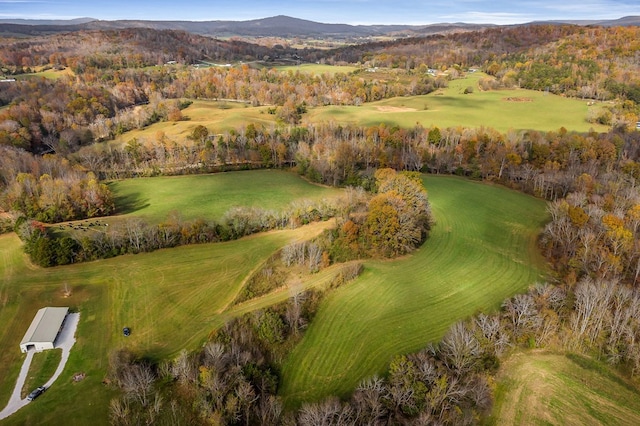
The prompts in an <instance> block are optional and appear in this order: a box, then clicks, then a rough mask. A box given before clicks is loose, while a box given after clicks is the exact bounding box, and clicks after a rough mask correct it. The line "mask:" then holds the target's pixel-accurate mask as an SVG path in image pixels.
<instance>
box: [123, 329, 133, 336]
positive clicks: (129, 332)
mask: <svg viewBox="0 0 640 426" xmlns="http://www.w3.org/2000/svg"><path fill="white" fill-rule="evenodd" d="M122 334H124V336H125V337H127V336H129V335H130V334H131V329H130V328H129V327H125V328H123V329H122Z"/></svg>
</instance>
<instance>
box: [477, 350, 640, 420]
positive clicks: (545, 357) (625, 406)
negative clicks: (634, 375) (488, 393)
mask: <svg viewBox="0 0 640 426" xmlns="http://www.w3.org/2000/svg"><path fill="white" fill-rule="evenodd" d="M485 423H486V424H487V425H506V424H509V425H516V424H520V425H521V424H528V425H602V424H607V425H638V424H640V390H639V389H638V388H637V387H635V386H634V385H632V384H630V383H628V382H627V381H626V380H625V379H623V378H622V377H620V376H619V375H618V373H616V372H615V371H614V370H613V369H612V368H611V367H609V366H607V365H605V364H604V363H602V362H600V361H595V360H593V359H590V358H587V357H584V356H581V355H571V354H570V355H560V354H553V353H548V352H543V351H530V352H523V353H516V354H514V355H512V356H511V357H510V358H509V359H507V361H506V362H505V363H504V364H503V365H502V367H501V368H500V372H499V374H498V377H497V390H496V401H495V406H494V409H493V413H492V415H491V417H490V418H489V419H488V420H487V421H486V422H485Z"/></svg>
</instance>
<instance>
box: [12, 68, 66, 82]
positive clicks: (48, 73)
mask: <svg viewBox="0 0 640 426" xmlns="http://www.w3.org/2000/svg"><path fill="white" fill-rule="evenodd" d="M70 75H74V74H73V71H71V68H65V69H63V70H55V69H52V68H51V69H47V70H37V71H36V72H33V73H28V74H20V75H18V76H16V78H18V79H21V80H22V79H29V78H40V77H44V78H46V79H48V80H57V79H59V78H61V77H66V76H70Z"/></svg>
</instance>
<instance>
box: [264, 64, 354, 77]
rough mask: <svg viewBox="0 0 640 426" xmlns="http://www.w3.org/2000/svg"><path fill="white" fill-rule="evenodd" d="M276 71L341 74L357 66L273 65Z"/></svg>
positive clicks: (351, 70) (349, 71) (352, 70)
mask: <svg viewBox="0 0 640 426" xmlns="http://www.w3.org/2000/svg"><path fill="white" fill-rule="evenodd" d="M274 68H275V69H276V70H278V71H285V72H286V71H293V72H296V71H299V72H301V73H307V74H314V75H322V74H330V75H333V74H337V73H339V72H341V73H343V74H349V73H352V72H354V71H357V70H358V69H359V68H358V67H355V66H349V65H344V66H339V65H325V64H300V65H283V66H277V67H274Z"/></svg>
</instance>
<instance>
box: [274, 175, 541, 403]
mask: <svg viewBox="0 0 640 426" xmlns="http://www.w3.org/2000/svg"><path fill="white" fill-rule="evenodd" d="M425 185H426V188H427V190H428V191H429V199H430V201H431V203H432V208H433V211H434V214H435V218H436V221H437V223H436V225H435V227H434V228H433V230H432V232H431V234H430V237H429V239H428V240H427V242H426V243H425V245H424V246H423V247H422V248H421V249H419V250H418V251H417V252H415V253H414V254H413V255H411V256H407V257H405V258H402V259H399V260H395V261H385V262H374V261H369V262H366V263H365V272H364V273H363V275H361V276H360V277H359V278H358V279H357V280H356V281H354V282H353V283H350V284H349V285H347V286H345V287H342V288H339V289H338V290H336V291H334V292H332V293H331V294H330V295H329V296H328V298H327V299H326V300H325V301H324V302H323V304H322V305H321V307H320V310H319V312H318V314H317V316H316V317H315V319H314V320H313V322H312V323H311V326H310V327H309V329H308V331H307V332H306V334H305V336H304V337H303V339H302V341H301V343H300V344H299V345H298V346H297V347H296V348H295V349H294V350H293V351H292V353H291V355H290V356H289V358H288V359H287V360H286V361H285V365H284V366H283V369H282V370H283V385H282V387H281V389H280V393H281V395H282V396H284V397H285V399H286V404H287V405H288V406H297V405H299V404H300V403H301V402H302V401H313V400H318V399H321V398H323V397H325V396H327V395H330V394H336V395H340V396H345V395H348V394H349V393H350V392H351V390H352V389H353V388H354V387H355V386H356V385H357V384H358V382H359V381H360V380H362V379H364V378H366V377H369V376H372V375H373V374H376V373H377V374H381V373H383V372H384V371H385V369H386V367H387V365H388V362H389V360H390V359H391V357H392V356H393V355H395V354H402V353H408V352H412V351H416V350H418V349H420V348H422V347H423V346H425V345H426V344H427V343H428V342H434V341H437V340H438V339H440V338H441V337H442V335H443V334H444V333H445V331H446V330H447V328H448V327H449V326H450V325H451V324H452V323H454V322H455V321H457V320H459V319H462V318H466V317H468V316H471V315H473V314H474V313H476V312H478V311H490V310H493V309H496V308H498V307H499V305H500V303H501V302H502V300H503V299H505V298H506V297H508V296H510V295H513V294H514V293H517V292H520V291H522V290H524V289H526V288H527V287H528V286H530V285H532V284H533V283H534V282H536V281H542V280H544V278H545V268H544V261H543V259H542V258H541V256H540V255H539V253H538V251H537V249H536V236H537V234H538V232H539V231H540V228H541V227H542V225H543V224H544V223H545V221H546V220H547V214H546V211H545V203H544V202H543V201H541V200H538V199H535V198H532V197H529V196H526V195H523V194H520V193H518V192H514V191H510V190H506V189H504V188H501V187H494V186H488V185H484V184H480V183H475V182H470V181H466V180H462V179H457V178H454V177H433V176H428V177H426V179H425Z"/></svg>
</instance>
